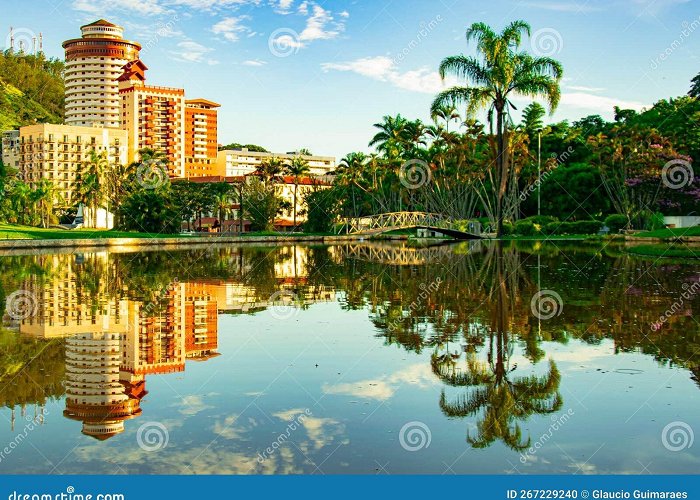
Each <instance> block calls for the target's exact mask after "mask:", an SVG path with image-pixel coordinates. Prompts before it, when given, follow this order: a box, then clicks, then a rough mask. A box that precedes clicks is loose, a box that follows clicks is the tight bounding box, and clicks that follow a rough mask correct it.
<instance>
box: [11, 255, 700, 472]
mask: <svg viewBox="0 0 700 500" xmlns="http://www.w3.org/2000/svg"><path fill="white" fill-rule="evenodd" d="M0 273H1V274H0V283H1V285H2V290H1V291H2V295H0V299H2V300H3V302H6V303H7V309H6V312H5V317H4V324H5V327H4V329H3V331H2V333H1V335H0V341H1V344H2V349H1V351H0V352H1V353H2V357H1V358H0V374H2V379H0V406H1V407H2V408H1V409H0V472H2V473H56V474H76V473H81V474H83V473H108V474H109V473H116V474H119V473H122V474H134V473H146V474H151V473H153V474H168V473H175V474H212V473H216V474H272V473H277V474H288V473H292V474H301V473H303V474H307V473H309V474H334V473H370V474H374V473H390V474H396V473H435V474H443V473H447V474H453V473H456V474H463V473H467V474H469V473H513V474H521V473H557V474H559V473H561V474H571V473H578V474H582V473H632V474H640V473H697V472H698V470H700V446H699V445H698V443H695V444H694V445H693V441H694V438H695V435H696V434H697V433H700V381H699V380H700V327H699V325H698V320H697V318H696V316H697V315H696V314H695V312H696V311H698V309H699V308H700V298H699V297H700V295H699V294H698V293H699V292H700V282H699V280H700V266H699V265H698V264H697V263H693V262H682V261H667V260H654V259H647V260H645V259H639V258H632V257H629V256H627V255H626V254H625V253H624V250H623V249H622V248H620V247H617V246H614V245H604V244H586V243H582V242H569V243H566V242H555V243H548V244H543V243H537V242H522V243H518V244H517V245H515V244H504V245H503V246H496V245H493V244H491V245H489V244H485V243H462V244H458V245H444V246H421V247H413V246H405V245H403V244H399V243H397V244H387V243H384V244H380V243H372V242H366V243H358V244H353V245H344V246H300V245H297V246H293V245H290V246H281V247H273V246H269V247H245V248H243V247H236V248H230V247H229V248H211V249H196V250H190V251H149V252H146V251H142V252H127V251H124V252H117V253H108V252H101V251H95V252H85V253H81V254H74V253H63V254H43V255H33V256H31V255H22V256H20V255H6V256H3V257H0ZM699 437H700V436H699ZM2 447H4V450H3V449H2Z"/></svg>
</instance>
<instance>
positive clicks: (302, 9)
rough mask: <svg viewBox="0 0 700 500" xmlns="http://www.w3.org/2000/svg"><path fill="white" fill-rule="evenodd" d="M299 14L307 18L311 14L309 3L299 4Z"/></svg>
mask: <svg viewBox="0 0 700 500" xmlns="http://www.w3.org/2000/svg"><path fill="white" fill-rule="evenodd" d="M297 12H298V13H299V14H301V15H302V16H306V15H308V14H309V2H306V1H304V2H301V3H300V4H299V7H298V8H297Z"/></svg>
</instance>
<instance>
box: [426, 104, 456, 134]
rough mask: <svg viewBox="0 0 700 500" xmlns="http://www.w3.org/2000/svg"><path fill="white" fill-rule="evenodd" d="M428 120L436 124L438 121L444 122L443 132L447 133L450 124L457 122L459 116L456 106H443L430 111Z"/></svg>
mask: <svg viewBox="0 0 700 500" xmlns="http://www.w3.org/2000/svg"><path fill="white" fill-rule="evenodd" d="M430 118H432V119H433V121H434V122H436V123H437V121H438V120H442V121H444V122H445V130H446V131H447V132H449V131H450V122H453V121H459V119H460V118H461V116H460V115H459V112H458V111H457V106H455V105H454V104H443V105H441V106H438V107H437V108H435V109H434V110H432V111H431V113H430Z"/></svg>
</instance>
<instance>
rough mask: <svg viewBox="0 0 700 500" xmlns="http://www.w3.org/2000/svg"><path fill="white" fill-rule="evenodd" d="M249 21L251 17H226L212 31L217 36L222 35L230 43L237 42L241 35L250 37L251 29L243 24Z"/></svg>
mask: <svg viewBox="0 0 700 500" xmlns="http://www.w3.org/2000/svg"><path fill="white" fill-rule="evenodd" d="M248 19H250V16H238V17H226V18H224V19H222V20H221V21H219V22H218V23H216V24H215V25H214V26H212V28H211V30H212V32H213V33H215V34H217V35H222V36H223V37H224V38H225V39H226V40H228V41H229V42H236V41H238V40H239V39H240V37H241V35H243V34H245V35H246V36H249V35H250V33H251V29H250V28H249V27H248V26H245V25H243V24H242V22H243V21H245V20H248Z"/></svg>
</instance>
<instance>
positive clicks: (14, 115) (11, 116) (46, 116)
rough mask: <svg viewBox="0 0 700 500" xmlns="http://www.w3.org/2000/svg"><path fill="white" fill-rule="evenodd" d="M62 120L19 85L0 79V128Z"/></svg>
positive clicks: (5, 128) (59, 121)
mask: <svg viewBox="0 0 700 500" xmlns="http://www.w3.org/2000/svg"><path fill="white" fill-rule="evenodd" d="M62 120H63V118H62V117H61V116H59V115H56V114H54V113H51V112H50V111H48V110H47V109H46V108H44V107H43V106H42V105H41V104H39V103H38V102H36V101H34V100H33V99H32V98H31V97H29V96H27V95H26V94H25V93H24V92H22V91H21V90H19V89H18V88H17V87H15V86H13V85H9V84H7V83H5V82H3V81H2V80H0V130H9V129H13V128H19V127H21V126H23V125H30V124H32V123H46V122H48V123H61V121H62Z"/></svg>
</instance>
